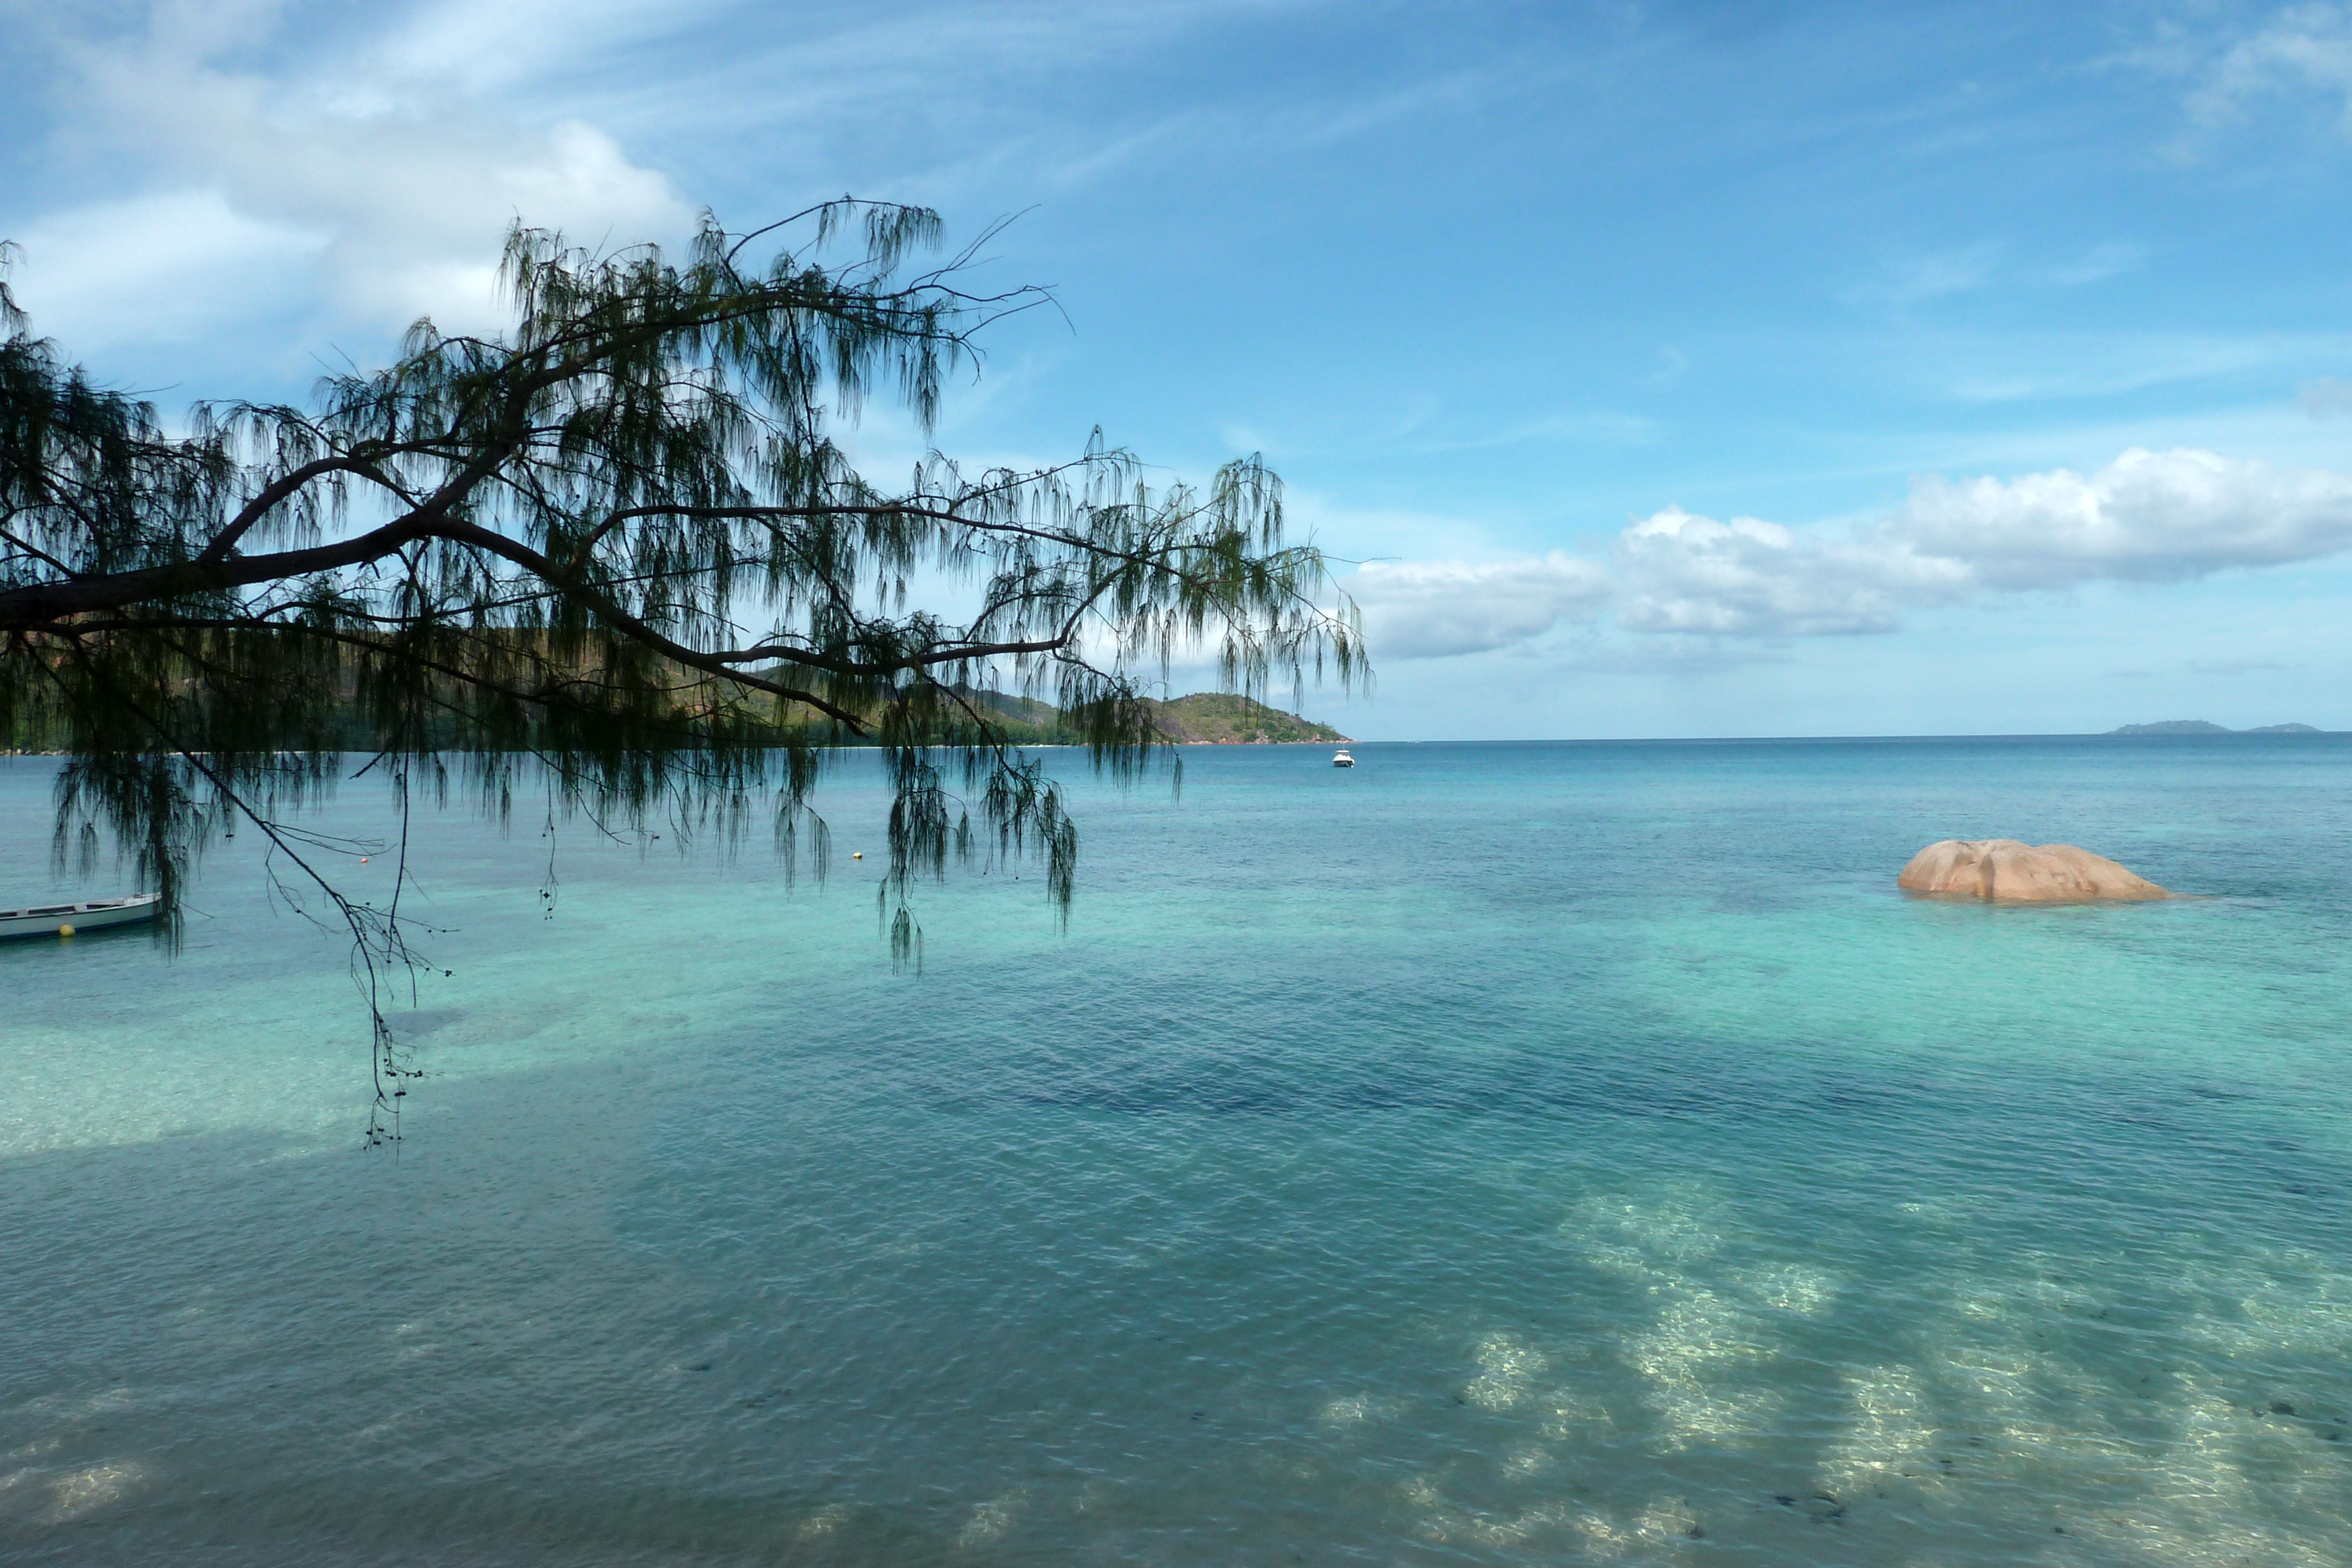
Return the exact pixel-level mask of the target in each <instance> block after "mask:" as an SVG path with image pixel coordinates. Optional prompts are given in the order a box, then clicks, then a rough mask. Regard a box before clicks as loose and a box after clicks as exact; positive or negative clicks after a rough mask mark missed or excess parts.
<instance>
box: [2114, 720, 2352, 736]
mask: <svg viewBox="0 0 2352 1568" xmlns="http://www.w3.org/2000/svg"><path fill="white" fill-rule="evenodd" d="M2107 733H2108V734H2109V735H2325V734H2326V733H2327V732H2326V730H2323V729H2319V728H2317V727H2315V726H2312V725H2308V724H2265V725H2261V726H2258V727H2255V728H2253V729H2231V728H2230V727H2228V726H2226V725H2219V724H2209V723H2207V722H2206V721H2205V720H2204V719H2201V718H2168V719H2166V720H2165V721H2164V722H2163V723H2161V724H2126V725H2121V726H2118V727H2116V728H2114V729H2111V730H2109V731H2107Z"/></svg>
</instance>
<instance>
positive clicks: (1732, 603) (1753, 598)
mask: <svg viewBox="0 0 2352 1568" xmlns="http://www.w3.org/2000/svg"><path fill="white" fill-rule="evenodd" d="M1614 559H1615V562H1616V565H1617V569H1618V571H1619V573H1620V577H1621V598H1620V601H1619V606H1618V611H1617V623H1618V624H1619V625H1621V626H1622V627H1624V628H1625V629H1626V630H1627V631H1629V632H1706V633H1711V634H1715V635H1718V636H1732V637H1788V636H1799V637H1802V636H1825V635H1836V634H1841V633H1853V632H1889V631H1892V630H1894V629H1895V626H1896V625H1897V624H1898V623H1899V614H1898V612H1899V611H1900V609H1901V607H1902V606H1903V605H1904V604H1906V603H1909V602H1917V601H1922V600H1932V599H1943V598H1949V597H1952V596H1953V595H1955V594H1957V593H1958V592H1961V591H1965V586H1966V585H1965V580H1964V579H1965V572H1964V570H1962V569H1959V568H1958V567H1957V565H1956V564H1955V563H1952V562H1948V561H1940V560H1933V559H1920V558H1918V557H1916V556H1913V555H1910V554H1908V553H1907V552H1905V551H1903V550H1900V549H1892V550H1890V549H1883V548H1874V546H1872V545H1870V544H1852V543H1822V542H1818V541H1815V540H1811V539H1807V538H1800V537H1799V536H1798V535H1797V534H1796V533H1795V532H1793V531H1792V530H1790V529H1789V528H1782V527H1780V525H1779V524H1777V523H1768V522H1765V521H1763V520H1761V519H1760V518H1757V517H1734V518H1732V519H1731V520H1730V521H1729V522H1727V523H1724V522H1717V521H1716V520H1715V519H1714V518H1713V517H1697V516H1695V515H1693V514H1691V513H1689V512H1685V511H1684V510H1683V509H1682V508H1681V507H1667V508H1666V509H1665V510H1664V511H1662V512H1659V513H1657V514H1655V515H1654V516H1653V517H1644V518H1643V519H1642V520H1641V521H1640V522H1638V523H1635V524H1634V525H1633V527H1632V528H1627V529H1626V530H1625V531H1624V532H1623V533H1622V534H1620V535H1618V536H1617V544H1616V549H1615V552H1614Z"/></svg>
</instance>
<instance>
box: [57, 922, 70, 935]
mask: <svg viewBox="0 0 2352 1568" xmlns="http://www.w3.org/2000/svg"><path fill="white" fill-rule="evenodd" d="M72 935H73V927H72V926H70V925H60V926H58V936H72Z"/></svg>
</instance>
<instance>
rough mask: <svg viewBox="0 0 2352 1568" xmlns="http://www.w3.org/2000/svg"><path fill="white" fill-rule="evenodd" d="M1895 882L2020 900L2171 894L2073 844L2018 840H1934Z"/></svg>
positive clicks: (1931, 890)
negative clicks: (2022, 842)
mask: <svg viewBox="0 0 2352 1568" xmlns="http://www.w3.org/2000/svg"><path fill="white" fill-rule="evenodd" d="M1895 885H1896V886H1898V887H1904V888H1908V889H1909V890H1910V891H1911V892H1913V893H1964V894H1970V895H1972V896H1974V897H1977V898H1991V899H2000V900H2002V901H2004V902H2015V903H2021V904H2066V903H2074V902H2078V901H2081V900H2084V899H2093V898H2169V897H2171V896H2172V894H2169V893H2167V892H2166V891H2165V890H2164V889H2163V888H2160V887H2158V886H2157V885H2156V883H2152V882H2150V881H2148V880H2147V878H2146V877H2143V876H2136V875H2134V874H2133V873H2130V872H2128V871H2126V870H2125V869H2124V868H2123V867H2121V866H2119V865H2117V864H2116V862H2113V861H2111V860H2109V859H2107V858H2106V857H2105V855H2095V854H2093V853H2092V852H2090V851H2088V850H2083V849H2076V848H2075V847H2074V845H2073V844H2038V845H2037V844H2021V843H2019V842H2018V841H2016V840H2015V839H1946V840H1944V841H1942V842H1941V843H1935V844H1929V845H1928V846H1927V848H1926V849H1924V850H1921V851H1920V852H1918V853H1917V854H1916V855H1913V856H1912V857H1911V863H1910V864H1909V865H1906V866H1905V867H1904V868H1903V874H1902V875H1901V876H1898V877H1896V878H1895Z"/></svg>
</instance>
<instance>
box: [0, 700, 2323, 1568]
mask: <svg viewBox="0 0 2352 1568" xmlns="http://www.w3.org/2000/svg"><path fill="white" fill-rule="evenodd" d="M1357 755H1358V757H1359V758H1360V761H1361V766H1360V767H1359V768H1356V769H1354V770H1353V771H1352V772H1341V771H1336V770H1334V769H1332V768H1329V767H1328V764H1327V758H1326V754H1325V753H1323V752H1321V751H1318V750H1315V749H1312V748H1303V747H1226V748H1196V749H1193V750H1191V751H1189V752H1188V753H1187V754H1186V756H1185V782H1184V788H1183V790H1182V793H1181V797H1171V793H1170V792H1169V790H1168V789H1166V788H1165V787H1164V786H1161V787H1150V786H1147V787H1144V788H1141V789H1137V790H1135V791H1133V792H1131V793H1129V794H1125V795H1121V794H1119V793H1118V792H1116V791H1114V790H1111V789H1108V788H1106V787H1103V786H1100V785H1098V784H1095V783H1093V782H1091V781H1085V782H1082V783H1081V784H1080V785H1079V787H1078V794H1079V801H1078V805H1079V811H1080V818H1079V820H1080V827H1081V832H1082V841H1083V849H1082V856H1083V859H1082V865H1081V873H1080V877H1081V882H1080V892H1079V898H1078V903H1077V906H1076V911H1075V913H1074V915H1073V918H1072V920H1071V923H1070V926H1069V929H1068V932H1067V934H1066V935H1058V934H1057V933H1056V931H1055V925H1054V923H1053V921H1052V920H1051V918H1050V917H1049V915H1048V913H1047V911H1046V910H1045V906H1044V904H1043V900H1042V894H1043V886H1042V880H1041V878H1039V877H1038V876H1037V874H1036V873H1034V872H1032V873H1026V874H1024V877H1023V879H1022V880H1020V881H1014V880H1013V878H1012V877H1011V876H1009V875H995V876H985V875H963V876H959V877H953V878H951V879H950V881H949V882H948V883H946V884H945V885H942V886H938V887H932V888H928V889H927V890H926V891H925V892H924V893H923V894H922V896H921V900H920V904H919V915H920V916H921V919H922V922H923V925H924V929H925V945H924V946H925V965H924V970H923V973H922V975H921V977H919V978H917V977H912V976H894V975H893V974H892V973H891V971H890V968H889V965H888V962H887V948H886V946H885V945H884V943H883V942H882V941H881V939H880V938H879V936H877V929H876V921H875V914H874V896H873V894H874V889H873V881H874V878H875V876H876V875H877V861H876V860H874V859H868V860H866V861H865V862H852V861H850V860H849V859H848V858H847V855H848V852H850V851H852V850H854V849H861V848H862V849H866V850H867V851H868V852H873V851H875V850H877V849H878V847H879V843H880V833H879V831H878V821H879V810H880V805H881V802H880V800H879V797H878V795H877V792H876V791H875V789H874V788H873V785H872V779H871V777H870V775H869V774H868V773H867V772H866V770H865V768H864V765H863V764H861V763H858V762H856V761H853V762H852V763H850V764H849V765H848V766H847V767H846V768H845V770H844V771H843V772H842V773H841V775H840V776H839V777H838V778H837V779H835V783H834V784H833V785H832V786H831V787H830V789H829V791H828V793H827V795H826V797H825V804H826V809H827V810H828V813H829V814H830V815H831V816H832V817H833V819H834V821H835V831H836V835H837V842H838V845H839V848H840V850H841V852H842V853H841V857H840V859H839V860H838V862H837V863H836V869H835V876H834V877H833V878H832V880H831V881H830V882H828V883H826V884H825V885H824V886H823V887H822V888H819V887H815V886H813V885H812V884H810V883H807V882H806V881H803V882H802V883H800V885H799V886H798V888H797V889H796V890H794V891H793V892H791V893H790V894H787V893H786V892H785V891H784V889H783V887H782V882H781V879H780V877H779V876H778V874H777V873H776V870H775V868H774V866H773V864H772V861H771V860H769V859H768V858H766V857H764V856H762V855H761V854H758V853H747V854H745V855H743V856H742V857H740V859H737V860H735V861H733V862H726V861H723V860H722V859H721V858H720V857H719V856H717V855H715V854H712V853H710V852H707V851H705V850H703V849H700V848H695V849H691V850H689V851H688V852H686V853H684V854H681V853H680V852H678V846H677V834H676V833H675V832H674V831H673V832H670V833H668V835H667V837H666V838H665V839H664V840H663V841H661V842H659V843H656V844H650V845H643V846H626V845H615V844H613V843H609V842H604V841H599V840H597V839H596V838H595V837H594V835H593V834H591V833H590V832H589V831H586V830H585V828H584V827H583V826H582V825H578V824H574V825H571V826H568V827H564V828H562V829H560V830H559V831H558V835H557V841H556V843H555V845H554V846H553V848H554V856H555V860H554V863H555V868H556V872H557V873H558V876H559V879H560V882H559V884H558V894H559V895H558V897H557V898H556V899H555V901H554V903H555V912H554V914H553V915H542V913H541V903H542V901H541V897H540V895H539V890H540V889H541V886H542V885H543V884H545V883H546V875H547V866H548V863H549V853H550V848H551V846H550V845H549V843H548V842H547V841H544V840H543V839H542V838H541V835H540V831H539V825H538V823H537V821H536V820H535V819H534V818H533V817H532V815H531V813H530V811H528V810H520V811H519V812H518V816H517V819H516V825H515V827H514V828H513V830H512V831H511V832H510V833H509V834H508V835H505V836H501V835H499V833H498V832H497V831H494V830H492V829H489V828H487V827H484V826H482V825H480V824H478V823H477V822H474V821H471V820H470V819H467V818H466V817H464V816H463V815H457V816H453V817H450V818H447V819H434V820H428V821H424V822H422V823H421V824H420V829H419V832H418V836H417V845H416V850H415V861H416V863H417V868H418V874H419V878H420V885H421V888H422V890H423V892H424V893H425V894H427V895H429V901H428V902H427V904H425V906H424V907H425V913H426V915H427V918H428V919H430V920H431V921H432V922H433V923H434V924H436V925H438V926H440V927H442V928H443V929H442V930H441V931H440V932H439V933H438V934H437V935H436V936H434V937H433V938H432V939H431V940H430V941H429V942H428V943H427V947H428V949H429V950H430V951H431V953H432V954H433V956H434V957H435V958H436V961H437V962H438V963H440V964H441V965H443V966H445V967H448V968H450V969H451V970H453V971H454V973H453V974H451V975H450V976H449V977H446V978H445V977H441V976H440V975H438V974H437V973H436V974H435V975H432V976H431V977H426V978H425V979H422V980H420V982H419V984H420V991H419V994H418V997H417V1002H418V1007H417V1009H415V1011H413V1012H409V1013H405V1014H404V1016H403V1018H402V1020H401V1021H402V1027H403V1030H404V1038H405V1039H407V1040H410V1041H411V1042H412V1043H413V1045H414V1048H415V1057H416V1061H417V1062H418V1063H419V1065H421V1066H423V1067H425V1069H426V1070H427V1071H428V1072H429V1073H430V1074H431V1076H429V1077H427V1078H426V1079H425V1080H424V1081H423V1082H421V1083H420V1084H419V1085H418V1086H417V1088H416V1091H415V1094H414V1095H413V1097H412V1099H411V1100H410V1102H409V1104H410V1106H411V1107H412V1108H411V1110H410V1111H409V1112H408V1113H407V1114H406V1115H405V1117H404V1132H405V1134H406V1137H405V1139H404V1143H403V1144H402V1145H401V1147H400V1149H399V1151H398V1154H397V1158H394V1157H393V1155H390V1154H388V1153H385V1152H382V1151H378V1152H362V1151H361V1150H360V1149H359V1148H358V1147H357V1146H356V1145H357V1144H358V1141H359V1138H358V1134H359V1132H360V1129H361V1127H362V1125H363V1123H364V1104H365V1097H366V1092H367V1078H366V1043H365V1031H364V1025H363V1014H362V1012H361V1010H360V1009H359V1006H358V1003H357V1000H356V998H355V995H354V993H353V990H352V983H351V981H350V978H349V977H348V976H347V974H346V972H345V952H344V947H343V946H342V944H341V943H340V942H339V941H338V940H337V939H336V938H335V937H334V936H331V934H327V933H322V932H320V931H318V930H316V929H314V928H312V927H311V926H310V925H306V924H304V923H303V922H302V921H300V920H299V919H298V918H295V917H293V916H291V915H289V914H287V913H285V912H284V911H282V910H274V909H273V907H272V905H271V904H270V901H269V899H268V894H267V883H266V879H265V877H264V874H263V872H262V868H261V866H260V862H259V861H258V859H257V855H256V853H255V851H254V845H253V844H252V842H251V840H252V837H253V835H251V834H249V833H248V834H247V835H246V836H245V837H243V838H241V839H240V840H239V841H238V842H237V844H236V846H234V847H233V848H232V849H230V850H228V851H226V852H217V853H215V855H214V856H213V857H212V858H210V859H208V860H207V862H206V863H205V875H204V880H203V883H202V885H201V887H200V889H199V891H198V894H197V895H196V903H197V904H198V905H199V906H200V912H199V914H198V915H197V917H196V918H194V919H193V920H191V921H190V922H189V924H188V926H187V938H186V941H185V944H184V948H183V950H182V952H181V953H180V955H179V956H177V957H176V958H173V957H168V956H164V955H163V954H161V953H159V952H158V950H157V949H156V948H154V947H153V946H152V945H151V944H150V943H149V942H148V941H147V940H146V939H145V938H143V937H142V936H137V935H135V934H134V935H125V934H110V935H105V936H86V937H76V938H74V939H73V940H71V941H70V942H64V943H58V942H47V941H43V942H25V943H16V944H10V945H8V946H5V947H0V1312H5V1315H0V1558H5V1559H6V1560H8V1561H11V1562H29V1563H45V1562H58V1563H64V1562H83V1561H107V1562H117V1563H174V1564H178V1563H288V1564H294V1563H303V1564H310V1563H407V1562H420V1561H431V1562H434V1563H520V1564H537V1563H632V1564H634V1563H737V1562H743V1563H753V1562H756V1563H1047V1562H1051V1563H1065V1562H1071V1563H1201V1562H1214V1563H1296V1562H1305V1563H1368V1564H1369V1563H1538V1562H1540V1563H1558V1562H1591V1563H1619V1562H1623V1563H1756V1564H1765V1563H1774V1564H1777V1563H1854V1564H1865V1563H1867V1564H1883V1563H1936V1564H1948V1565H1959V1564H1976V1563H2149V1564H2169V1563H2184V1564H2185V1563H2225V1562H2236V1563H2260V1564H2271V1563H2278V1564H2315V1563H2342V1562H2346V1561H2352V1549H2347V1544H2346V1543H2347V1541H2352V1430H2347V1424H2352V1077H2347V1071H2346V1068H2347V1051H2348V1050H2352V1046H2347V1040H2352V943H2347V936H2352V741H2347V739H2346V738H2344V737H2277V738H2269V737H2223V738H2216V739H2202V738H2199V739H2173V738H2163V739H2156V740H2147V741H2119V740H2111V739H2098V740H1980V741H1912V742H1861V741H1839V742H1775V743H1764V742H1750V743H1717V744H1697V743H1693V744H1668V743H1659V744H1649V745H1597V744H1596V745H1558V746H1485V747H1472V746H1425V747H1404V746H1392V747H1391V746H1369V747H1359V748H1358V749H1357ZM49 777H50V772H49V765H47V764H46V763H43V762H39V761H37V760H18V761H15V762H0V904H9V903H15V902H18V901H19V900H18V899H17V898H16V897H15V896H13V894H16V892H17V891H19V890H21V891H22V892H23V894H24V896H25V898H26V899H37V898H42V897H45V896H47V894H50V893H51V891H52V890H53V889H56V890H58V891H64V889H63V888H61V887H59V885H58V884H56V883H52V882H51V880H50V876H49V873H48V871H47V842H48V815H47V812H48V807H47V789H48V779H49ZM330 821H331V823H332V824H334V825H337V826H340V827H342V828H344V829H346V830H348V831H379V832H380V831H383V829H384V826H385V821H384V818H383V803H382V800H381V799H380V798H379V797H378V796H377V795H376V794H375V793H374V792H373V790H372V789H370V788H367V787H362V786H352V787H348V788H347V789H345V790H344V792H343V794H342V796H341V799H340V800H338V802H337V803H336V805H335V807H334V808H333V809H332V810H331V813H330ZM1997 834H1998V835H2006V836H2011V837H2018V838H2024V839H2027V840H2030V841H2036V842H2040V841H2051V840H2063V841H2073V842H2079V843H2082V844H2084V845H2086V846H2088V847H2090V848H2092V849H2095V850H2097V851H2099V852H2102V853H2105V854H2108V855H2111V856H2113V857H2114V858H2116V859H2117V860H2120V861H2122V862H2124V863H2126V865H2129V866H2131V867H2132V868H2133V869H2135V870H2137V871H2139V872H2141V873H2143V874H2146V875H2148V876H2150V877H2153V878H2154V879H2155V880H2157V881H2158V882H2160V883H2165V884H2166V885H2168V886H2169V887H2172V888H2174V889H2176V890H2178V891H2180V892H2184V893H2190V894H2198V895H2200V896H2198V897H2195V898H2191V899H2183V900H2179V901H2177V902H2171V903H2166V904H2151V905H2128V906H2115V907H2107V908H2090V907H2076V908H2039V909H2034V908H1998V909H1996V908H1989V907H1983V906H1979V905H1975V904H1951V903H1946V902H1940V901H1927V900H1916V899H1912V898H1908V897H1906V896H1905V895H1903V894H1899V893H1897V892H1896V891H1895V888H1894V885H1893V883H1894V874H1895V870H1896V869H1897V868H1899V867H1900V866H1901V864H1902V863H1903V862H1904V861H1905V860H1906V858H1907V857H1908V856H1909V855H1910V854H1911V852H1913V851H1915V850H1916V849H1917V848H1918V847H1919V846H1920V845H1921V844H1924V843H1926V842H1927V841H1930V840H1933V839H1937V838H1943V837H1951V836H1964V837H1984V836H1992V835H1997ZM384 863H385V862H383V858H382V857H378V858H377V859H376V860H374V861H373V862H371V865H370V866H368V867H359V866H357V865H346V866H345V868H344V872H343V874H345V875H347V876H349V877H351V878H352V879H354V881H356V882H359V883H360V884H361V885H369V884H368V883H365V881H364V879H366V878H368V877H372V876H373V877H379V878H380V877H381V876H383V873H384ZM75 885H79V884H75ZM110 887H111V884H110V883H107V884H104V886H102V887H100V888H99V889H96V890H94V891H106V890H109V889H110Z"/></svg>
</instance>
